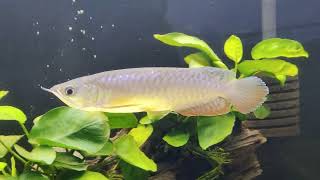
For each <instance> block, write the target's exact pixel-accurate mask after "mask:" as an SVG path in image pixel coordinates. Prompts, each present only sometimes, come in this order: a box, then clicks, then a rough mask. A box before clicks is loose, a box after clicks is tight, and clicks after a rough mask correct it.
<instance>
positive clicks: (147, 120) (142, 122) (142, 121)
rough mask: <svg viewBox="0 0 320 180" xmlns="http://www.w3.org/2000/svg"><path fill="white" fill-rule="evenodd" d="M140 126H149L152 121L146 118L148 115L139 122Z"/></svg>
mask: <svg viewBox="0 0 320 180" xmlns="http://www.w3.org/2000/svg"><path fill="white" fill-rule="evenodd" d="M139 123H140V124H151V123H153V121H152V120H151V119H150V118H149V117H148V115H146V116H144V117H142V118H141V119H140V121H139Z"/></svg>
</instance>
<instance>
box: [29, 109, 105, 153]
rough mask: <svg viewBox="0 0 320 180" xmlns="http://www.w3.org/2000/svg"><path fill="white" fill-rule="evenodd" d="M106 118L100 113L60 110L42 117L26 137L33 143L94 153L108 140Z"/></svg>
mask: <svg viewBox="0 0 320 180" xmlns="http://www.w3.org/2000/svg"><path fill="white" fill-rule="evenodd" d="M107 121H108V118H107V117H106V116H105V114H104V113H102V112H87V111H81V110H78V109H73V108H70V107H59V108H55V109H53V110H50V111H49V112H47V113H46V114H44V115H43V116H42V117H41V118H40V120H38V122H37V123H36V124H35V125H34V126H33V128H32V129H31V132H30V136H29V142H30V143H32V144H41V145H48V146H56V147H63V148H69V149H76V150H82V151H86V152H88V153H91V154H93V153H95V152H97V151H99V150H100V149H101V148H102V147H103V146H104V145H105V143H106V142H107V141H108V138H109V134H110V128H109V126H108V123H107Z"/></svg>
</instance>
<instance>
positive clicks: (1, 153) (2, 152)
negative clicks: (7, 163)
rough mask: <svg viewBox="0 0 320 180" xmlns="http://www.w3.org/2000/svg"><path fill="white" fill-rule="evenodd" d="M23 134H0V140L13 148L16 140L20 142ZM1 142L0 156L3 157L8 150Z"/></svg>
mask: <svg viewBox="0 0 320 180" xmlns="http://www.w3.org/2000/svg"><path fill="white" fill-rule="evenodd" d="M22 137H23V136H22V135H20V136H19V135H16V136H0V141H1V142H2V143H3V144H5V146H6V147H8V148H11V147H12V146H13V145H14V144H15V143H16V142H18V141H19V140H20V139H21V138H22ZM2 143H0V158H3V157H4V156H5V155H6V154H7V153H8V150H7V148H6V147H4V146H3V144H2Z"/></svg>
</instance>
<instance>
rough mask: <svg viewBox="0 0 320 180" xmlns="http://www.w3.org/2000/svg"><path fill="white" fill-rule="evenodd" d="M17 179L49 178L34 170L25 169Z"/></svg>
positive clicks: (39, 179)
mask: <svg viewBox="0 0 320 180" xmlns="http://www.w3.org/2000/svg"><path fill="white" fill-rule="evenodd" d="M19 180H49V178H48V177H47V176H44V175H41V174H39V173H37V172H34V171H26V172H23V173H22V174H21V175H20V176H19Z"/></svg>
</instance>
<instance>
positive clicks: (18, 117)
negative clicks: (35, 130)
mask: <svg viewBox="0 0 320 180" xmlns="http://www.w3.org/2000/svg"><path fill="white" fill-rule="evenodd" d="M0 120H11V121H18V122H19V123H24V122H26V120H27V116H26V115H25V114H24V113H23V112H22V111H21V110H20V109H18V108H16V107H12V106H0Z"/></svg>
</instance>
